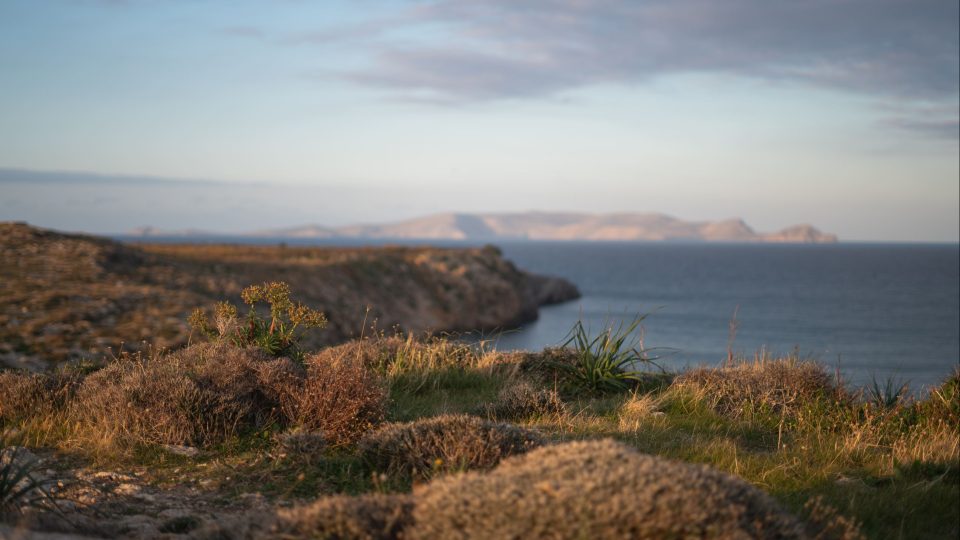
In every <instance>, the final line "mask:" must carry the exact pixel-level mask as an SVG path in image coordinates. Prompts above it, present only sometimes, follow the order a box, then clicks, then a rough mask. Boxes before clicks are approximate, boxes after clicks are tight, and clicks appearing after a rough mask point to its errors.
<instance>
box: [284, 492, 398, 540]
mask: <svg viewBox="0 0 960 540" xmlns="http://www.w3.org/2000/svg"><path fill="white" fill-rule="evenodd" d="M412 513H413V499H412V497H410V496H409V495H384V494H379V493H372V494H367V495H360V496H354V497H350V496H345V495H340V496H333V497H324V498H322V499H319V500H317V501H316V502H314V503H312V504H308V505H304V506H297V507H294V508H291V509H286V510H280V511H279V512H278V513H277V520H276V525H275V526H274V530H273V531H272V534H273V535H277V536H281V537H288V538H331V539H335V538H340V539H344V540H346V539H353V540H391V539H396V538H399V537H400V534H401V532H402V531H403V530H404V529H405V528H407V527H408V526H409V525H410V522H411V515H412Z"/></svg>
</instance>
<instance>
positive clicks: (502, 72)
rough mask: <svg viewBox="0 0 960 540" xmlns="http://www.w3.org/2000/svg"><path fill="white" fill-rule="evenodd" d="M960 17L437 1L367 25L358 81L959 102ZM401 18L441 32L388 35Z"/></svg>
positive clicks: (826, 4) (751, 5)
mask: <svg viewBox="0 0 960 540" xmlns="http://www.w3.org/2000/svg"><path fill="white" fill-rule="evenodd" d="M958 17H960V13H958V3H957V2H955V1H946V0H912V1H902V0H810V1H796V2H794V1H771V0H725V1H724V2H716V1H715V0H686V1H676V0H652V1H647V2H621V1H612V0H596V1H587V0H552V1H536V2H534V1H524V0H487V1H485V2H459V1H454V0H438V1H434V2H429V3H426V4H416V5H414V6H412V7H409V8H408V10H407V11H406V12H405V13H403V14H401V15H399V16H397V17H394V18H392V19H389V20H390V22H391V26H389V27H387V26H385V25H384V26H382V27H381V28H380V32H379V33H377V32H375V31H371V28H370V27H369V25H365V27H364V28H362V29H358V30H357V32H356V35H354V36H353V37H352V38H350V39H356V37H357V36H358V35H365V36H369V40H368V43H369V46H370V47H371V49H372V52H373V57H372V62H371V64H370V65H368V66H367V67H366V68H363V69H360V70H356V71H353V72H351V73H348V74H346V75H345V76H346V77H347V78H349V79H350V80H352V81H355V82H359V83H362V84H366V85H373V86H377V87H383V88H388V89H392V90H394V91H396V92H398V93H401V94H403V93H406V94H414V95H427V96H433V97H435V98H437V99H442V100H449V101H466V102H470V101H478V100H496V99H510V98H528V97H538V96H546V95H552V94H557V93H561V92H563V91H566V90H570V89H575V88H578V87H583V86H587V85H591V84H602V83H622V84H634V83H638V82H644V81H647V80H650V79H653V78H655V77H660V76H664V75H670V74H681V73H718V74H732V75H737V76H744V77H753V78H762V79H767V80H773V81H785V82H792V83H802V84H809V85H813V86H817V87H827V88H837V89H842V90H846V91H850V92H856V93H860V94H865V95H868V96H872V97H879V98H881V99H889V100H916V101H926V102H950V103H952V104H953V106H954V109H955V108H956V101H957V93H958V82H957V81H958V77H960V69H958V48H960V46H958V40H960V37H958V36H960V35H958ZM398 25H401V26H400V29H403V27H405V28H406V29H407V30H415V29H417V28H420V29H422V30H424V34H425V35H427V36H433V37H432V38H429V39H424V40H411V39H409V38H406V39H395V40H391V39H386V38H385V36H387V35H389V34H390V33H396V32H397V30H398ZM438 29H439V31H440V33H439V37H437V34H438ZM325 37H328V36H325ZM345 39H346V38H345ZM954 116H955V115H954Z"/></svg>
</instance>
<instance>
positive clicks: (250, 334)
mask: <svg viewBox="0 0 960 540" xmlns="http://www.w3.org/2000/svg"><path fill="white" fill-rule="evenodd" d="M241 297H242V298H243V301H244V303H245V304H247V306H248V307H249V309H248V310H247V316H246V319H245V320H243V321H241V320H240V318H239V317H238V311H237V307H236V306H235V305H233V304H231V303H229V302H220V303H218V304H217V305H216V308H215V310H214V313H215V315H214V324H211V323H210V321H209V319H208V318H207V316H206V313H204V311H203V310H201V309H196V310H194V312H193V314H191V315H190V319H189V322H190V326H191V327H193V328H194V329H195V330H198V331H200V332H201V333H203V334H204V335H206V336H208V337H209V338H210V339H212V340H215V341H228V342H230V343H232V344H234V345H236V346H238V347H243V348H245V347H250V346H255V347H258V348H260V349H261V350H263V351H264V352H266V353H267V354H269V355H271V356H274V357H289V358H293V359H294V360H297V361H301V360H303V356H304V353H303V351H301V350H300V338H301V337H302V335H301V332H302V331H303V330H304V329H307V328H323V327H324V326H326V324H327V319H326V317H325V316H324V315H323V313H321V312H319V311H316V310H314V309H312V308H310V307H307V306H305V305H303V304H301V303H296V304H295V303H294V302H293V301H291V300H290V286H289V285H287V284H286V283H283V282H281V281H274V282H270V283H264V284H263V285H251V286H249V287H247V288H246V289H244V290H243V292H242V293H241ZM260 302H265V303H267V304H268V305H269V306H270V320H269V321H267V320H266V319H264V318H262V317H261V316H260V314H259V313H258V312H257V304H258V303H260Z"/></svg>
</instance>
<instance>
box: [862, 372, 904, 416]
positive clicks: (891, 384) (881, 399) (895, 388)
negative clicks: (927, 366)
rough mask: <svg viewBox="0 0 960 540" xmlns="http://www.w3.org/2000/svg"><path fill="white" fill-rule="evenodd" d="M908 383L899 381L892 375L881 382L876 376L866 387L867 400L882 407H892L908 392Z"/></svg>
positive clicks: (900, 401)
mask: <svg viewBox="0 0 960 540" xmlns="http://www.w3.org/2000/svg"><path fill="white" fill-rule="evenodd" d="M909 389H910V385H909V383H905V382H899V381H896V380H894V378H893V377H887V378H886V380H885V381H884V382H883V384H881V383H880V382H879V381H877V378H876V377H874V378H873V383H872V384H871V385H870V386H868V387H867V388H866V393H867V396H866V397H867V401H868V402H870V403H872V404H874V405H876V406H878V407H882V408H884V409H892V408H894V407H896V406H897V405H900V404H901V403H902V402H903V401H904V400H905V399H907V395H908V393H909Z"/></svg>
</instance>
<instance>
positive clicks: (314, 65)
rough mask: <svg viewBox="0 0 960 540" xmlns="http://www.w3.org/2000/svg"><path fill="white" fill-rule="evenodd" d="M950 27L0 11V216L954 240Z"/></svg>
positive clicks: (488, 8)
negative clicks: (680, 221)
mask: <svg viewBox="0 0 960 540" xmlns="http://www.w3.org/2000/svg"><path fill="white" fill-rule="evenodd" d="M957 21H958V3H957V2H952V1H925V0H912V1H890V0H830V1H827V0H814V1H803V2H779V1H769V0H730V1H725V2H715V1H712V0H689V1H666V0H654V1H647V2H640V1H637V2H607V1H586V0H557V1H540V2H524V1H521V0H489V1H486V2H453V1H443V0H440V1H431V2H426V1H424V2H381V1H373V0H355V1H351V2H334V1H326V2H306V1H296V0H276V1H273V2H212V1H211V2H204V1H178V0H163V1H161V0H156V1H149V0H143V1H140V0H127V1H122V0H114V1H96V0H64V1H53V0H51V1H43V2H38V1H19V0H5V1H4V2H2V3H0V169H2V170H0V219H20V220H27V221H30V222H32V223H36V224H38V225H44V226H50V227H57V228H64V229H70V230H86V231H91V232H118V231H124V230H128V229H130V228H133V227H136V226H140V225H154V226H157V227H161V228H166V229H179V228H189V227H193V228H203V229H211V230H220V231H230V232H237V231H244V230H252V229H262V228H268V227H283V226H290V225H298V224H302V223H320V224H326V225H341V224H347V223H357V222H379V221H385V220H393V219H400V218H405V217H412V216H415V215H420V214H425V213H431V212H441V211H520V210H531V209H537V210H579V211H589V212H612V211H639V212H646V211H656V212H664V213H668V214H673V215H676V216H678V217H681V218H685V219H698V220H699V219H721V218H728V217H732V216H738V217H743V218H744V219H746V220H747V222H748V223H750V224H751V225H753V226H754V227H755V228H757V229H759V230H775V229H779V228H781V227H784V226H786V225H791V224H794V223H800V222H810V223H813V224H815V225H817V226H818V227H820V228H822V229H824V230H828V231H830V232H836V233H838V234H839V235H840V236H841V238H842V239H848V240H907V241H952V242H956V241H957V240H958V235H960V232H958V230H960V202H958V200H960V179H958V178H960V169H958V161H960V146H958V144H960V143H958V139H960V131H958V120H957V118H958V99H960V98H958V83H957V80H958V39H960V38H958V22H957ZM58 172H59V173H73V174H53V173H58ZM171 180H174V181H171Z"/></svg>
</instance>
